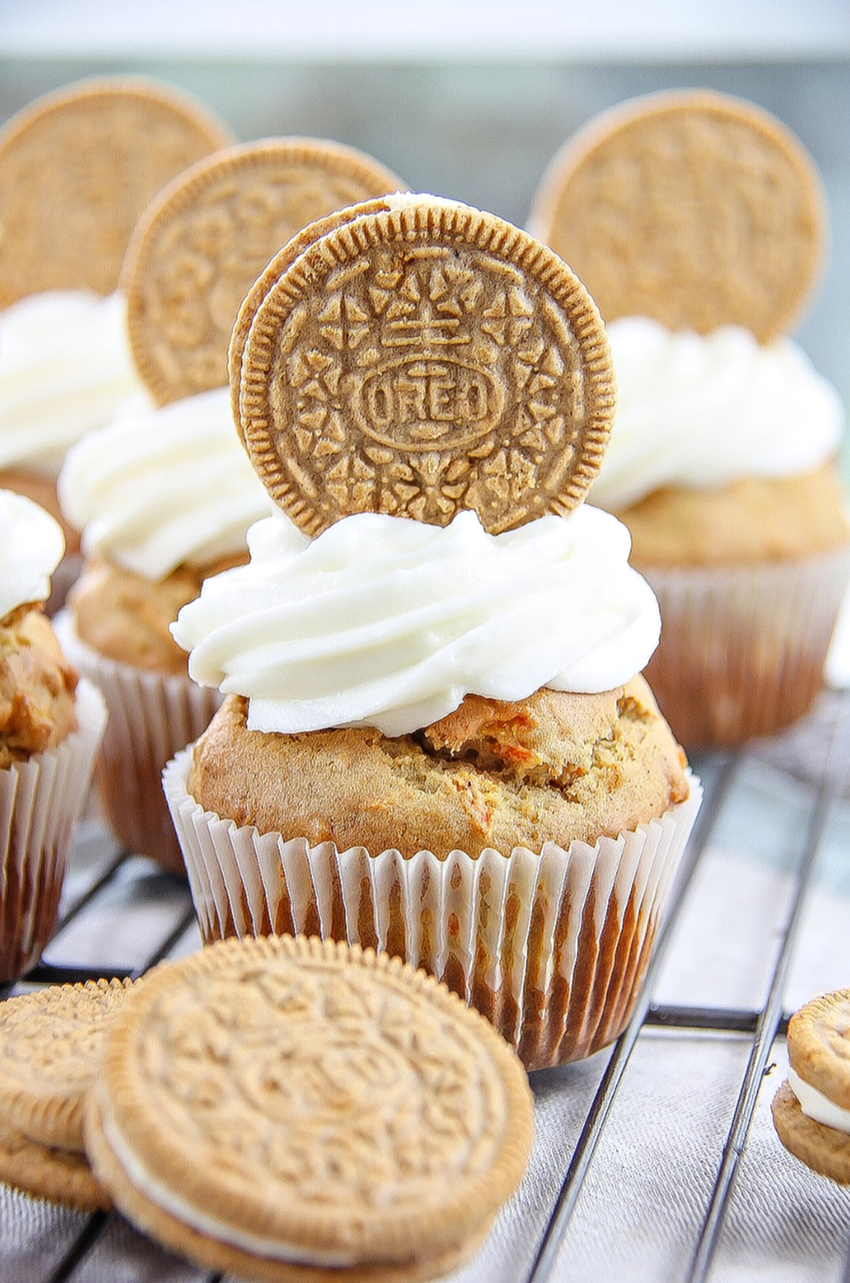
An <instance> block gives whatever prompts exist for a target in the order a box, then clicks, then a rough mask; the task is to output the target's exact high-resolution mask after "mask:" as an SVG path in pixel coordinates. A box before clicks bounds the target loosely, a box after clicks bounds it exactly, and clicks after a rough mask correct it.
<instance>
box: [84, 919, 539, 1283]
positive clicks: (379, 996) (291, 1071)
mask: <svg viewBox="0 0 850 1283" xmlns="http://www.w3.org/2000/svg"><path fill="white" fill-rule="evenodd" d="M531 1137H532V1098H531V1092H530V1091H529V1087H528V1082H527V1079H526V1076H525V1074H524V1072H523V1069H522V1065H521V1064H520V1063H519V1061H518V1060H517V1058H516V1056H515V1055H514V1053H513V1052H512V1051H511V1049H510V1048H509V1047H508V1046H507V1045H506V1044H505V1043H504V1041H503V1040H502V1039H501V1038H499V1037H498V1036H497V1035H496V1033H495V1032H494V1031H493V1030H492V1029H491V1028H490V1027H489V1026H488V1024H487V1022H486V1021H485V1020H483V1019H482V1018H481V1017H480V1016H478V1015H477V1014H476V1013H475V1012H473V1011H469V1010H467V1009H466V1008H465V1007H464V1005H463V1004H462V1003H461V1002H460V1001H459V1000H458V999H457V998H456V997H455V995H454V994H450V993H448V992H447V990H446V988H445V986H443V985H438V984H436V983H435V982H434V981H433V980H432V979H430V978H429V977H428V976H425V975H423V974H422V972H414V971H413V970H412V968H410V967H407V966H404V965H403V964H402V963H401V962H400V961H399V960H398V959H390V958H388V957H387V956H386V955H385V954H383V955H379V956H376V955H375V954H374V953H373V952H372V951H371V950H365V951H364V950H361V949H359V948H357V947H356V946H355V947H353V948H349V947H348V946H346V945H338V944H334V943H332V942H325V943H324V944H323V943H322V942H321V941H319V940H315V939H314V940H306V939H303V938H301V939H297V940H293V939H291V938H284V939H263V940H228V941H225V942H222V943H219V944H216V945H214V946H212V947H210V948H208V949H204V950H203V951H201V952H200V953H196V954H194V955H192V956H191V957H189V958H185V959H181V960H180V961H178V962H169V963H165V964H162V965H161V966H159V967H157V968H156V969H155V970H154V971H152V972H150V973H149V974H148V975H147V976H146V977H145V979H144V981H143V983H142V985H141V987H139V988H138V989H136V990H134V992H132V993H130V994H128V995H127V997H126V1000H125V1001H124V1003H123V1004H122V1007H121V1010H120V1011H118V1012H117V1013H116V1017H115V1019H114V1020H113V1021H111V1022H110V1027H109V1029H108V1031H107V1035H106V1038H105V1040H104V1051H103V1059H102V1062H101V1069H100V1072H99V1073H98V1075H97V1078H96V1081H95V1083H94V1085H93V1088H92V1090H91V1091H90V1092H89V1094H88V1097H87V1108H86V1117H85V1127H84V1139H85V1145H86V1149H87V1152H88V1154H89V1157H90V1160H91V1163H92V1166H93V1169H94V1172H95V1174H96V1176H97V1178H98V1180H99V1181H100V1182H101V1183H102V1184H103V1185H104V1186H105V1187H106V1189H107V1190H108V1191H109V1193H110V1194H111V1195H112V1197H113V1198H114V1201H115V1204H116V1206H117V1207H118V1208H119V1210H120V1211H122V1212H123V1213H124V1214H125V1215H126V1216H127V1217H128V1218H129V1219H130V1220H131V1221H132V1222H133V1223H134V1224H135V1225H136V1226H137V1227H138V1228H140V1229H142V1230H143V1231H145V1232H146V1233H148V1234H150V1235H151V1236H152V1237H153V1238H155V1239H157V1240H158V1241H159V1242H161V1243H163V1244H165V1245H166V1246H167V1247H169V1248H170V1249H171V1250H173V1251H176V1252H179V1253H181V1254H182V1255H184V1256H186V1257H188V1258H189V1259H190V1260H192V1261H195V1262H197V1263H198V1264H200V1265H204V1266H207V1267H208V1268H210V1269H214V1270H222V1271H225V1272H226V1273H228V1274H230V1273H231V1272H232V1273H234V1274H237V1275H238V1276H239V1277H240V1278H251V1279H266V1280H274V1281H276V1283H297V1281H298V1280H301V1281H302V1283H322V1281H323V1280H330V1279H335V1280H338V1281H339V1283H346V1281H347V1280H352V1283H354V1280H356V1281H357V1283H417V1281H418V1283H424V1281H425V1280H427V1279H433V1278H437V1277H443V1276H444V1275H445V1274H447V1273H449V1272H451V1271H452V1270H453V1269H455V1268H457V1267H459V1266H460V1265H461V1264H462V1263H463V1262H465V1261H466V1260H467V1259H468V1258H469V1257H470V1256H471V1255H472V1254H473V1253H474V1252H475V1251H476V1250H477V1248H478V1246H479V1245H480V1243H481V1241H482V1239H483V1237H484V1236H485V1235H486V1233H487V1232H488V1230H489V1228H490V1226H491V1224H492V1222H493V1220H494V1218H495V1216H496V1213H497V1211H498V1210H499V1208H500V1206H501V1205H502V1204H503V1203H504V1202H505V1201H506V1200H507V1198H508V1197H509V1196H510V1195H511V1194H512V1193H513V1191H514V1190H515V1188H516V1187H517V1185H518V1184H519V1182H520V1179H521V1178H522V1175H523V1172H524V1169H525V1165H526V1163H527V1160H528V1154H529V1150H530V1147H531Z"/></svg>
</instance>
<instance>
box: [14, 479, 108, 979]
mask: <svg viewBox="0 0 850 1283" xmlns="http://www.w3.org/2000/svg"><path fill="white" fill-rule="evenodd" d="M0 530H2V532H3V537H2V540H0V835H2V847H0V851H1V852H2V860H0V922H2V930H0V983H2V984H6V983H8V982H10V981H12V980H15V979H17V977H18V976H20V975H22V974H23V973H24V972H25V971H26V970H27V969H28V968H29V967H30V966H31V965H32V964H33V963H34V962H36V961H37V960H38V958H39V956H40V955H41V951H42V949H43V948H44V946H45V945H46V943H47V941H48V940H49V938H50V935H51V933H52V930H53V926H54V923H55V920H56V913H57V909H58V906H59V896H60V893H61V890H62V882H63V879H64V876H65V869H66V865H67V860H68V852H69V849H70V843H71V837H72V833H73V827H74V823H75V821H76V819H77V817H78V815H79V814H80V812H81V810H82V807H83V804H84V803H85V800H86V797H87V795H88V790H89V784H90V782H91V772H92V766H93V764H94V758H95V754H96V752H97V747H98V744H99V743H100V737H101V734H102V732H103V725H104V721H105V710H104V707H103V700H102V699H101V697H100V695H99V693H98V692H97V690H95V689H94V688H93V687H92V686H90V685H89V684H88V683H86V682H78V679H77V674H76V672H75V671H74V669H73V668H72V666H71V665H70V663H69V662H68V660H67V659H66V657H65V656H64V655H63V653H62V650H61V648H60V645H59V643H58V641H57V639H56V636H55V634H54V632H53V630H52V628H51V625H50V622H49V620H48V619H47V617H46V615H45V614H44V611H43V604H44V602H45V601H46V599H47V597H48V595H49V593H50V575H51V573H52V571H53V570H54V568H55V567H56V566H57V565H58V563H59V560H60V558H61V556H62V552H63V549H64V538H63V535H62V530H61V528H60V526H59V525H58V523H57V522H56V521H54V520H53V518H52V517H51V516H50V515H49V514H48V513H46V512H45V511H44V510H43V509H41V508H39V507H38V506H37V505H36V504H34V503H33V502H32V501H31V500H29V499H27V498H25V497H24V496H23V495H18V494H16V493H14V492H13V491H10V490H0Z"/></svg>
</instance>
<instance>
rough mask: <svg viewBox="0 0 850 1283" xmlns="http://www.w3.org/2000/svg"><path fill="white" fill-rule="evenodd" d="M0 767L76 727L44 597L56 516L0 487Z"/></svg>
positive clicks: (57, 549)
mask: <svg viewBox="0 0 850 1283" xmlns="http://www.w3.org/2000/svg"><path fill="white" fill-rule="evenodd" d="M0 529H2V530H3V532H4V539H3V542H2V545H0V769H3V770H5V769H7V768H8V767H9V766H10V765H11V764H12V763H13V762H19V761H26V759H27V758H28V757H30V756H31V754H33V753H41V752H44V751H45V750H46V749H49V748H54V747H55V746H56V745H57V744H59V743H61V741H62V740H63V739H64V738H65V737H66V735H68V734H69V733H70V732H71V731H73V730H75V729H76V724H77V723H76V717H75V714H74V691H75V689H76V685H77V675H76V673H75V672H74V670H73V669H72V668H71V667H70V665H69V664H68V663H67V662H66V661H65V659H64V658H63V656H62V652H61V650H60V647H59V643H58V642H57V640H56V638H55V636H54V634H53V630H52V629H51V627H50V624H49V622H48V620H47V618H46V617H45V615H44V614H43V613H42V609H41V606H42V603H43V602H44V601H45V600H46V599H47V597H48V596H49V594H50V575H51V573H52V572H53V570H55V568H56V566H57V565H58V563H59V560H60V559H61V556H62V553H63V551H64V547H65V541H64V537H63V535H62V531H61V529H60V527H59V525H58V523H57V522H55V521H54V520H53V518H52V517H51V516H49V515H48V513H46V512H44V511H43V510H42V509H41V508H39V507H38V506H37V505H36V504H34V503H32V502H31V501H30V500H29V499H25V498H24V497H23V496H22V495H18V494H14V493H13V492H11V491H9V490H0Z"/></svg>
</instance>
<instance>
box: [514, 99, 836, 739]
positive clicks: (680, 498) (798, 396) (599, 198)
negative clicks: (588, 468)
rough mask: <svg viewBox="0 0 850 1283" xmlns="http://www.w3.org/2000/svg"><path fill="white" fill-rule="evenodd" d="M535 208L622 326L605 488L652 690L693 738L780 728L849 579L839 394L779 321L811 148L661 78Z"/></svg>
mask: <svg viewBox="0 0 850 1283" xmlns="http://www.w3.org/2000/svg"><path fill="white" fill-rule="evenodd" d="M530 221H531V225H532V226H533V227H534V228H535V230H536V231H537V233H538V234H539V235H541V236H542V238H543V239H545V240H546V241H547V242H548V243H550V244H551V245H552V246H553V247H554V248H555V249H556V250H557V251H558V253H559V254H561V255H562V256H563V257H564V258H565V259H566V260H567V261H568V262H570V263H571V265H572V266H573V268H574V269H575V270H576V271H577V272H578V274H579V275H580V276H581V279H582V280H583V281H584V282H585V283H586V285H587V286H588V288H589V289H590V290H591V291H592V292H593V294H594V296H595V297H596V299H597V301H598V302H599V304H600V307H601V309H602V311H603V314H604V315H605V317H606V321H607V322H608V325H609V335H610V340H611V348H612V353H613V359H614V367H615V371H616V375H617V386H618V408H617V416H616V421H615V424H614V430H613V433H612V443H611V448H610V450H609V451H608V454H607V456H606V459H605V463H604V465H603V467H602V470H601V473H600V476H599V478H598V481H597V482H596V484H595V485H594V488H593V492H592V496H591V502H592V503H594V504H599V505H600V506H602V507H604V508H606V509H608V510H609V511H612V512H615V513H616V514H617V515H618V516H619V517H620V518H621V519H622V520H623V521H624V522H625V523H626V525H627V526H628V527H629V530H630V531H631V534H632V539H633V557H634V562H635V565H636V566H637V567H638V568H639V569H640V570H641V572H642V573H643V574H644V575H645V576H646V578H647V579H648V580H649V582H650V583H651V584H652V586H653V588H654V589H655V591H656V593H657V594H658V598H659V602H660V604H661V611H662V617H663V620H664V630H663V636H662V641H661V645H660V647H659V649H658V651H657V652H656V654H655V656H654V657H653V659H652V661H651V663H650V665H649V668H648V670H647V675H648V677H649V679H650V681H651V682H652V684H653V688H654V690H655V691H656V694H657V696H658V700H659V704H660V706H661V708H662V710H663V712H664V713H665V716H666V717H667V718H668V719H669V721H670V724H671V726H672V727H673V729H674V731H675V732H676V734H677V735H678V737H679V738H680V739H681V740H682V741H683V743H685V744H686V745H688V746H689V747H694V748H695V747H703V746H734V745H737V744H739V743H741V742H742V741H745V740H747V739H749V738H751V737H753V736H760V735H768V734H771V733H773V732H774V731H777V730H779V729H781V728H782V727H785V726H787V725H789V724H790V723H791V722H793V721H795V720H796V719H798V718H799V717H802V716H803V715H804V714H805V713H806V712H807V711H808V710H809V708H810V707H811V704H812V702H813V700H814V698H815V696H816V694H817V692H818V690H819V689H820V687H821V685H822V681H823V667H824V661H825V658H826V653H827V650H828V647H829V642H830V637H831V634H832V631H833V628H834V625H835V620H836V616H837V612H838V609H839V605H840V603H841V599H842V596H843V591H844V588H845V586H846V583H847V580H848V577H850V523H848V519H847V512H846V500H845V496H844V494H843V493H842V488H841V484H840V479H839V474H838V470H837V466H836V454H837V450H838V447H839V443H840V439H841V434H842V426H843V414H842V410H841V406H840V404H839V401H838V397H837V396H836V394H835V392H834V391H833V389H832V388H830V387H829V386H828V384H826V382H825V381H824V380H823V379H822V378H821V377H820V376H819V375H818V374H817V373H816V372H815V370H814V369H813V367H812V366H811V364H810V362H809V361H808V360H807V358H806V357H805V356H804V354H803V353H802V352H801V350H800V349H799V348H798V347H797V346H796V345H795V344H794V343H793V342H792V341H791V340H790V339H789V338H788V337H787V336H786V331H787V330H788V328H789V327H790V325H791V324H792V322H793V321H794V319H795V317H796V316H797V314H798V312H799V310H800V308H801V306H802V305H803V303H804V302H805V300H806V297H807V294H808V292H809V291H810V289H811V285H812V282H813V279H814V278H815V276H816V274H817V270H818V266H819V260H820V257H821V243H822V240H823V230H822V229H823V221H824V220H823V208H822V195H821V190H820V183H819V180H818V176H817V174H816V172H815V169H814V166H813V164H812V162H811V160H810V158H809V157H808V156H807V155H806V153H805V152H804V151H803V149H802V147H801V146H800V144H799V142H798V141H797V140H796V139H795V138H794V137H793V136H791V135H790V134H789V133H788V131H787V130H786V129H785V128H784V127H783V126H782V125H780V124H779V122H778V121H776V120H774V119H773V118H772V117H770V116H769V115H767V113H765V112H762V111H761V110H759V109H757V108H755V107H753V106H751V105H750V104H748V103H743V102H739V101H737V100H736V99H731V98H726V97H724V96H722V95H718V94H709V93H699V92H682V93H674V94H661V95H653V96H650V97H649V98H646V99H641V100H638V101H637V102H635V103H628V104H625V105H624V106H623V107H621V108H618V109H617V110H615V111H613V112H611V113H608V114H606V115H605V116H603V117H601V118H600V119H599V120H598V121H595V122H592V123H591V124H590V125H589V126H588V127H587V128H586V129H585V130H583V131H582V132H581V134H579V135H578V136H577V137H576V138H575V139H573V140H571V142H570V143H569V144H567V146H566V147H565V149H564V150H563V152H562V153H561V154H560V155H559V156H558V157H556V159H555V161H553V163H552V166H551V167H550V170H549V172H548V173H547V175H546V177H545V178H544V181H543V183H542V185H541V188H540V191H539V192H538V195H537V198H536V201H535V207H534V210H533V212H532V217H531V220H530Z"/></svg>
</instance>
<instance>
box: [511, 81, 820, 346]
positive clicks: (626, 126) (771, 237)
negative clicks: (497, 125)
mask: <svg viewBox="0 0 850 1283" xmlns="http://www.w3.org/2000/svg"><path fill="white" fill-rule="evenodd" d="M823 224H824V210H823V197H822V193H821V187H820V181H819V178H818V175H817V172H816V170H815V167H814V165H813V163H812V161H811V159H810V157H809V156H808V154H807V153H806V152H805V150H804V149H803V147H802V145H801V144H800V143H799V142H798V140H797V139H796V138H795V137H794V135H793V134H791V133H790V131H789V130H787V129H786V128H785V127H784V126H783V125H781V124H780V123H779V121H777V120H776V119H774V117H772V116H771V115H769V114H768V113H767V112H765V111H762V110H761V109H760V108H758V107H755V106H753V105H752V104H750V103H747V102H742V101H741V100H739V99H737V98H730V97H727V96H726V95H723V94H716V93H709V92H707V91H702V90H700V91H691V92H688V91H682V92H674V93H663V94H653V95H650V96H648V97H645V98H640V99H636V100H634V101H632V102H628V103H626V104H624V105H622V106H620V107H617V108H615V109H614V110H612V111H610V112H606V113H604V114H603V115H602V116H600V117H598V118H597V119H596V120H594V121H592V122H591V123H590V124H589V125H588V126H587V127H586V128H585V129H583V130H582V131H581V132H580V133H579V134H577V135H576V136H575V137H574V138H573V139H572V140H571V141H570V142H568V143H567V144H566V146H565V147H564V148H563V149H562V151H561V152H560V153H559V154H558V155H557V156H556V157H555V159H554V160H553V161H552V163H551V165H550V167H549V169H548V170H547V172H546V174H545V175H544V178H543V180H542V182H541V185H540V188H539V189H538V192H537V195H536V197H535V201H534V205H533V208H532V212H531V215H530V217H529V226H530V227H531V229H532V230H533V232H534V234H535V235H537V236H539V237H540V238H541V240H544V241H546V242H547V244H549V245H551V246H552V247H553V249H555V250H557V252H558V253H559V254H560V255H561V256H562V258H564V259H565V260H566V261H567V262H568V263H569V264H570V266H571V267H572V269H573V270H574V271H575V272H576V273H577V274H578V275H579V277H580V278H581V280H582V281H583V282H584V283H585V285H586V286H587V288H588V289H589V290H590V292H591V294H592V295H593V297H594V298H595V299H596V302H597V303H598V305H599V310H600V311H601V313H602V315H603V316H604V317H605V319H606V321H612V320H614V319H615V318H616V317H619V316H631V315H636V316H650V317H653V318H654V319H655V320H657V321H660V322H662V323H663V324H664V325H666V326H667V327H668V328H669V329H679V328H690V329H694V330H697V331H699V332H700V333H706V332H707V331H709V330H711V329H714V328H715V327H716V326H718V325H724V324H738V325H743V326H746V327H747V328H748V329H750V330H751V331H752V332H753V333H754V334H755V335H756V337H757V338H758V339H759V340H760V341H761V342H763V343H766V342H767V341H768V340H769V339H771V338H773V337H775V336H776V335H777V334H781V333H783V332H784V331H785V330H787V329H788V327H789V325H790V323H791V321H792V320H793V319H794V317H795V316H796V315H797V313H798V312H799V310H800V308H801V307H802V305H803V304H804V303H805V301H806V300H807V298H808V296H809V294H810V292H811V289H812V286H813V283H814V280H815V278H816V276H817V273H818V269H819V266H820V260H821V255H822V248H823V244H822V243H823V239H824V227H823Z"/></svg>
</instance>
